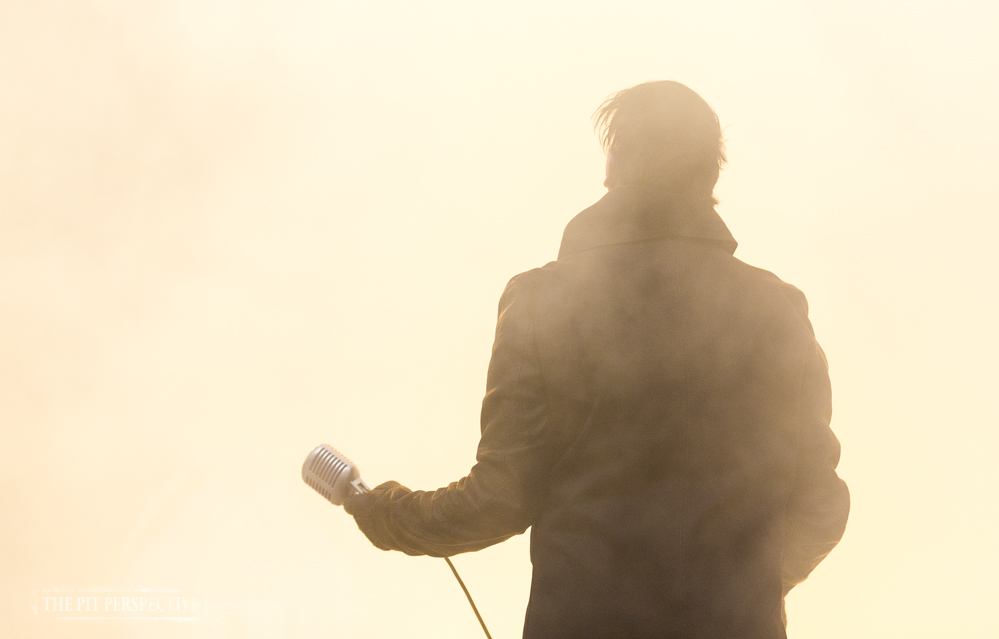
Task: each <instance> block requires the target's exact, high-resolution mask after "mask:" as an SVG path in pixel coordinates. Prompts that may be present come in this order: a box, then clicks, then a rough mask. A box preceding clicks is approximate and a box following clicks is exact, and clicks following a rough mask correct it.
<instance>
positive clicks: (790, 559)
mask: <svg viewBox="0 0 999 639" xmlns="http://www.w3.org/2000/svg"><path fill="white" fill-rule="evenodd" d="M801 390H802V395H801V397H802V403H801V410H800V412H799V424H800V431H799V440H798V464H797V471H796V475H795V485H794V488H793V491H792V493H791V499H790V503H789V505H788V510H787V517H786V522H785V523H786V525H785V542H784V567H783V575H782V580H783V583H784V594H787V592H788V591H790V590H791V588H793V587H794V586H795V585H797V584H799V583H801V582H802V581H804V580H805V578H806V577H808V575H809V573H811V572H812V570H813V569H814V568H815V567H816V566H817V565H818V564H819V562H821V561H822V560H823V559H824V558H825V557H826V555H828V554H829V553H830V552H831V551H832V549H833V548H834V547H835V546H836V544H837V543H839V540H840V539H841V538H842V536H843V531H844V530H845V528H846V520H847V516H848V515H849V512H850V493H849V491H848V490H847V487H846V483H844V482H843V480H842V479H840V478H839V477H838V476H837V475H836V466H837V464H838V463H839V454H840V445H839V440H837V439H836V436H835V435H834V434H833V432H832V430H831V429H830V428H829V421H830V419H831V418H832V397H831V390H830V386H829V374H828V365H827V363H826V358H825V355H824V354H823V352H822V349H821V348H820V347H819V345H818V344H815V346H814V350H813V351H812V352H811V353H809V355H808V357H807V360H806V364H805V370H804V374H803V377H802V389H801Z"/></svg>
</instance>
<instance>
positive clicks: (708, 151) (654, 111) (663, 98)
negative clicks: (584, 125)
mask: <svg viewBox="0 0 999 639" xmlns="http://www.w3.org/2000/svg"><path fill="white" fill-rule="evenodd" d="M593 124H594V129H595V130H596V131H597V132H598V135H599V136H600V144H601V145H602V146H603V148H604V151H605V152H607V153H613V154H614V171H615V172H616V173H617V176H618V178H619V179H621V180H622V181H623V182H624V183H626V184H641V185H650V186H658V187H662V188H665V189H668V190H670V191H674V192H677V193H678V194H684V195H689V196H704V197H709V198H710V197H712V192H713V191H714V186H715V183H716V182H717V181H718V173H719V171H721V167H722V165H723V164H725V161H726V158H725V141H724V139H723V137H722V131H721V126H720V124H719V123H718V116H717V115H716V114H715V112H714V110H713V109H712V108H711V107H710V106H709V105H708V103H707V102H705V101H704V99H703V98H702V97H701V96H699V95H697V93H695V92H694V91H692V90H691V89H690V88H689V87H687V86H685V85H683V84H680V83H679V82H674V81H672V80H660V81H657V82H646V83H644V84H639V85H637V86H633V87H631V88H630V89H624V90H623V91H618V92H617V93H615V94H613V95H611V96H610V97H609V98H607V99H606V100H605V101H604V103H603V104H602V105H600V108H599V109H597V110H596V112H595V113H594V114H593Z"/></svg>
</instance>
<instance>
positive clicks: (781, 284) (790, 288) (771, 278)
mask: <svg viewBox="0 0 999 639" xmlns="http://www.w3.org/2000/svg"><path fill="white" fill-rule="evenodd" d="M732 259H733V260H735V261H736V262H738V264H739V266H740V268H741V269H743V270H744V273H745V274H746V275H745V276H746V277H748V278H751V279H753V280H754V281H755V282H757V283H758V284H759V285H761V286H766V287H768V288H772V289H774V290H776V291H779V292H780V294H781V296H782V297H783V298H784V300H785V301H786V302H787V303H788V305H789V306H791V307H792V308H793V309H794V310H795V312H796V314H797V315H798V316H799V317H801V318H802V319H803V320H804V321H805V322H806V323H807V322H808V299H807V298H806V297H805V294H804V293H803V292H802V291H801V289H799V288H798V287H796V286H795V285H793V284H790V283H788V282H785V281H784V280H782V279H781V278H780V277H778V276H777V275H776V274H775V273H773V272H772V271H768V270H766V269H763V268H760V267H758V266H753V265H751V264H747V263H746V262H743V261H742V260H740V259H738V258H735V257H733V258H732ZM810 327H811V324H810V323H809V330H811V328H810Z"/></svg>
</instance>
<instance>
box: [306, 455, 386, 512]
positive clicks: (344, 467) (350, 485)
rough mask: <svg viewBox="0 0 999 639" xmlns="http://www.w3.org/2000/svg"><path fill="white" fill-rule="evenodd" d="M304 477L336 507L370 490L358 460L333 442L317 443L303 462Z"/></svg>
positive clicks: (307, 482)
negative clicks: (342, 451) (331, 444)
mask: <svg viewBox="0 0 999 639" xmlns="http://www.w3.org/2000/svg"><path fill="white" fill-rule="evenodd" d="M302 479H304V480H305V483H306V484H308V485H309V486H311V487H312V488H313V489H314V490H315V491H316V492H318V493H319V494H320V495H322V496H323V497H325V498H326V499H328V500H329V501H330V502H331V503H332V504H334V505H336V506H342V505H343V500H344V499H346V498H347V496H348V495H355V494H358V493H366V492H368V491H370V490H371V489H370V488H368V486H367V484H365V483H364V480H362V479H361V472H360V471H359V470H358V469H357V466H355V465H354V462H352V461H350V460H349V459H347V458H346V457H344V456H343V455H342V454H341V453H340V452H339V451H337V450H336V449H335V448H333V447H332V446H330V445H329V444H322V445H320V446H316V448H315V450H313V451H312V452H311V453H309V456H308V457H306V458H305V463H304V464H302Z"/></svg>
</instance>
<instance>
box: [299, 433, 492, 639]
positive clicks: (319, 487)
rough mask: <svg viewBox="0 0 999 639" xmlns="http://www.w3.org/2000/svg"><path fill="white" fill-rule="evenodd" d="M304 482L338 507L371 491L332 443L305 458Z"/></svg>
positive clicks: (479, 618)
mask: <svg viewBox="0 0 999 639" xmlns="http://www.w3.org/2000/svg"><path fill="white" fill-rule="evenodd" d="M302 479H304V480H305V483H306V484H308V485H309V486H311V487H312V488H313V489H314V490H315V491H316V492H318V493H319V494H320V495H322V496H323V497H325V498H326V499H328V500H329V501H330V502H331V503H332V504H333V505H335V506H342V505H343V500H344V499H346V497H347V496H348V495H355V494H360V493H366V492H370V491H371V489H370V488H368V485H367V484H365V483H364V481H363V480H362V479H361V472H360V471H359V470H358V469H357V466H355V465H354V462H352V461H350V460H349V459H347V458H346V457H344V456H343V455H341V454H340V453H339V452H338V451H337V450H336V449H335V448H333V447H332V446H330V445H329V444H322V445H320V446H316V448H315V450H313V451H312V452H311V453H309V456H308V457H306V458H305V463H304V464H302ZM444 561H446V562H447V565H448V567H449V568H451V572H452V573H454V578H455V579H457V580H458V585H459V586H461V590H462V591H463V592H464V593H465V597H467V598H468V603H470V604H471V605H472V612H474V613H475V618H476V619H478V620H479V625H480V626H482V632H484V633H486V637H487V639H493V638H492V635H490V634H489V629H488V628H486V622H485V621H483V620H482V615H480V614H479V609H478V608H476V607H475V602H474V601H472V595H471V593H469V592H468V588H466V587H465V582H464V581H462V580H461V577H459V576H458V571H457V570H456V569H455V567H454V564H453V563H451V559H450V558H449V557H445V558H444Z"/></svg>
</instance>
